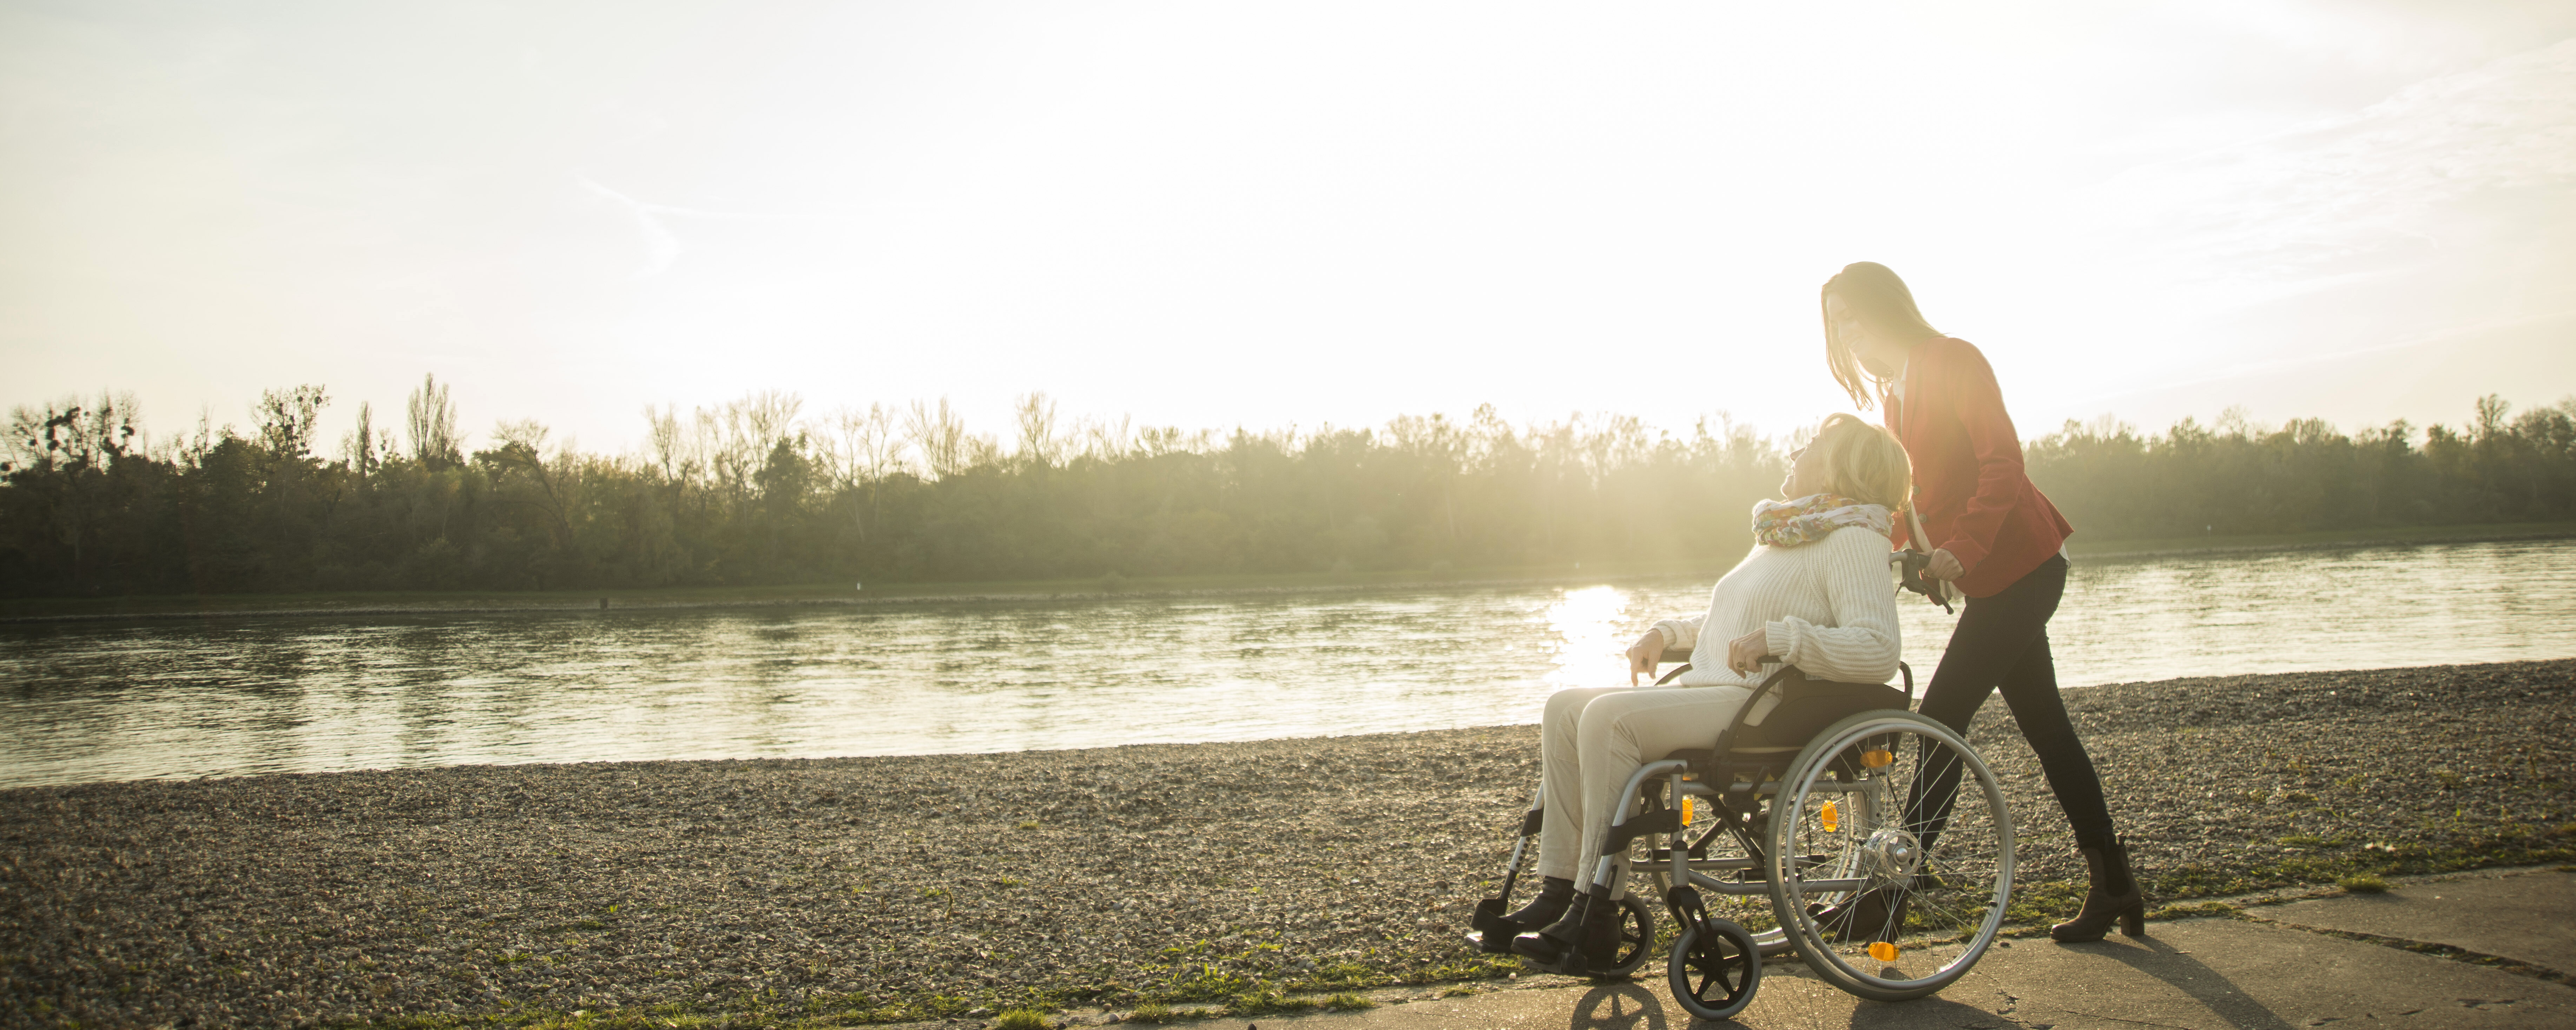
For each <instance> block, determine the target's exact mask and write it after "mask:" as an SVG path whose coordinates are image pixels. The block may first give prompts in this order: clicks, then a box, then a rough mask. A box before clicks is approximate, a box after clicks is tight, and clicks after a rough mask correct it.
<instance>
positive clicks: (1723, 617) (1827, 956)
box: [1471, 415, 2011, 1018]
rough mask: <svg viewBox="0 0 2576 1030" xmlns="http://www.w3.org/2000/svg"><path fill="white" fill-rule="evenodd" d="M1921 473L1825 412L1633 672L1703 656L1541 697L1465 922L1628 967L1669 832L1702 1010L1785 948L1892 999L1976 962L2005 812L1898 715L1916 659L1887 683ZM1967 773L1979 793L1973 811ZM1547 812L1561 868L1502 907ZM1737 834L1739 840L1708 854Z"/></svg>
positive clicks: (1580, 970)
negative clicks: (1733, 914) (1489, 890)
mask: <svg viewBox="0 0 2576 1030" xmlns="http://www.w3.org/2000/svg"><path fill="white" fill-rule="evenodd" d="M1907 489H1908V470H1907V464H1906V457H1905V451H1904V449H1903V448H1902V447H1901V446H1899V445H1898V443H1897V442H1896V440H1895V439H1894V438H1893V437H1891V436H1889V435H1888V434H1887V433H1886V432H1885V431H1883V430H1881V429H1879V428H1878V427H1876V426H1873V425H1870V424H1869V423H1866V422H1863V421H1861V420H1860V419H1858V418H1856V417H1853V416H1850V415H1836V416H1834V417H1832V418H1829V419H1827V420H1826V421H1825V423H1824V425H1823V426H1822V428H1821V429H1820V430H1819V431H1818V433H1817V434H1816V436H1815V437H1814V439H1813V440H1812V441H1811V442H1810V443H1809V444H1808V445H1807V446H1806V447H1805V448H1803V449H1802V450H1800V451H1799V452H1797V453H1796V454H1793V455H1792V467H1791V470H1790V473H1789V477H1788V479H1787V480H1786V481H1785V482H1784V483H1783V484H1782V492H1783V493H1784V494H1785V495H1786V496H1788V497H1791V498H1794V499H1793V500H1789V501H1766V502H1763V503H1762V504H1760V505H1757V506H1756V507H1755V509H1754V513H1753V514H1754V534H1755V537H1756V543H1755V546H1754V548H1753V550H1752V552H1751V553H1750V554H1748V555H1747V556H1746V557H1745V558H1744V560H1743V561H1742V562H1741V563H1739V564H1738V565H1737V566H1736V567H1735V568H1734V570H1732V571H1730V572H1728V573H1727V574H1726V575H1725V577H1724V578H1722V579H1720V580H1719V581H1718V583H1717V586H1716V588H1715V590H1713V591H1712V592H1711V594H1710V599H1709V607H1708V611H1707V612H1706V613H1705V614H1703V615H1701V616H1699V617H1696V618H1683V619H1667V620H1664V621H1662V622H1659V623H1657V624H1656V625H1655V627H1654V628H1653V629H1651V630H1649V631H1648V632H1647V633H1646V635H1645V637H1644V638H1643V639H1641V640H1639V641H1638V643H1637V645H1636V646H1635V647H1634V648H1632V649H1630V651H1629V663H1630V679H1631V682H1632V683H1633V682H1634V681H1635V678H1636V675H1637V674H1638V673H1641V672H1642V673H1647V674H1652V673H1653V672H1654V671H1655V669H1656V667H1657V663H1658V662H1659V661H1660V660H1661V659H1662V658H1663V657H1664V656H1665V655H1666V654H1667V652H1676V653H1687V654H1688V656H1689V659H1690V664H1688V665H1685V666H1683V667H1682V668H1681V669H1679V670H1676V672H1675V673H1673V674H1672V675H1667V676H1665V677H1664V678H1663V679H1662V680H1660V681H1658V682H1656V683H1655V684H1653V685H1652V686H1650V687H1646V688H1642V689H1641V688H1636V687H1633V686H1632V687H1619V688H1603V689H1577V690H1565V691H1560V692H1558V693H1557V694H1556V695H1554V696H1553V697H1550V698H1549V699H1548V702H1547V708H1546V712H1545V715H1544V716H1543V718H1542V721H1541V723H1540V755H1541V759H1542V762H1541V765H1542V767H1543V773H1542V777H1541V784H1540V788H1539V799H1538V804H1537V805H1536V806H1535V807H1533V808H1532V810H1531V812H1530V813H1529V815H1528V817H1527V818H1525V819H1524V821H1523V824H1522V833H1523V841H1522V845H1521V846H1516V847H1515V848H1514V851H1513V856H1512V864H1511V866H1510V867H1509V868H1508V869H1507V871H1506V878H1505V881H1504V888H1503V897H1502V898H1489V899H1487V900H1486V902H1485V903H1484V904H1483V905H1482V906H1480V908H1479V912H1478V916H1477V918H1476V929H1477V931H1478V933H1476V934H1473V935H1471V936H1472V937H1475V938H1476V939H1477V940H1478V943H1479V944H1480V945H1481V946H1482V947H1483V948H1484V950H1486V951H1488V952H1496V953H1499V952H1502V951H1504V950H1506V949H1508V950H1509V951H1511V952H1514V953H1517V954H1519V955H1521V956H1523V957H1524V958H1525V959H1528V960H1529V961H1531V962H1533V963H1535V964H1537V965H1538V966H1540V967H1541V968H1544V969H1549V970H1553V971H1556V972H1562V973H1568V974H1574V975H1590V976H1625V975H1627V974H1628V973H1630V972H1633V971H1634V970H1635V969H1636V968H1637V967H1638V966H1639V965H1642V964H1643V962H1644V960H1645V951H1646V948H1647V947H1648V946H1649V945H1650V944H1651V943H1652V942H1653V940H1654V932H1653V916H1652V910H1651V909H1650V908H1648V907H1647V906H1645V905H1642V904H1639V903H1638V902H1637V901H1636V900H1635V899H1633V898H1629V897H1627V896H1626V895H1627V891H1626V881H1627V873H1628V867H1629V865H1630V863H1631V861H1632V859H1633V858H1634V857H1636V856H1632V855H1631V845H1632V844H1634V843H1636V842H1637V841H1639V840H1640V839H1645V840H1648V841H1649V842H1651V839H1652V838H1653V837H1656V836H1668V837H1669V838H1670V843H1669V844H1668V846H1666V847H1663V848H1660V849H1654V848H1649V849H1647V854H1646V855H1644V856H1643V857H1644V858H1645V859H1646V860H1647V861H1648V862H1649V864H1650V866H1651V867H1652V868H1654V870H1655V872H1656V873H1657V876H1656V879H1658V880H1659V881H1661V883H1660V884H1659V886H1660V887H1661V888H1662V889H1663V891H1664V895H1665V896H1664V897H1663V898H1662V899H1660V900H1662V901H1663V902H1664V906H1663V907H1665V908H1666V909H1667V910H1668V911H1669V912H1670V913H1671V914H1672V916H1673V917H1674V918H1675V920H1676V921H1677V923H1678V924H1679V931H1680V933H1679V936H1678V938H1677V939H1676V941H1675V943H1674V946H1673V950H1672V954H1671V960H1670V970H1669V971H1670V974H1671V978H1672V987H1673V991H1674V994H1675V997H1676V999H1677V1000H1678V1001H1680V1002H1681V1003H1682V1005H1683V1006H1684V1007H1685V1008H1687V1009H1689V1010H1690V1011H1692V1012H1693V1013H1694V1014H1697V1015H1701V1016H1707V1017H1712V1018H1723V1017H1725V1016H1729V1015H1732V1014H1733V1013H1734V1012H1736V1011H1740V1010H1741V1009H1742V1007H1743V1005H1745V1004H1748V1003H1749V1002H1750V1001H1751V997H1752V992H1753V987H1754V982H1755V980H1756V978H1757V977H1758V976H1759V974H1760V955H1761V954H1762V953H1765V952H1768V953H1773V954H1777V953H1779V952H1782V951H1786V950H1788V949H1789V948H1791V947H1795V948H1796V949H1797V950H1798V951H1799V953H1800V955H1801V956H1802V957H1805V958H1807V959H1808V961H1809V963H1810V965H1811V966H1812V967H1814V968H1815V969H1816V971H1817V972H1818V974H1819V975H1820V976H1821V977H1823V978H1824V979H1827V980H1828V981H1830V982H1834V983H1836V984H1837V985H1838V986H1841V987H1843V988H1844V989H1846V990H1849V991H1852V992H1853V993H1855V994H1860V995H1862V996H1864V997H1872V998H1878V999H1881V1000H1898V999H1901V998H1908V997H1920V996H1922V995H1924V994H1929V993H1931V992H1932V991H1935V990H1938V989H1939V988H1940V987H1941V986H1943V985H1946V984H1947V983H1948V982H1950V981H1951V980H1953V979H1956V977H1957V976H1959V975H1961V974H1964V973H1965V972H1966V966H1967V964H1968V963H1969V962H1973V961H1974V959H1975V957H1976V955H1977V954H1978V953H1980V952H1982V951H1983V949H1984V946H1985V942H1986V940H1988V939H1990V938H1991V936H1992V934H1993V930H1994V929H1995V928H1996V926H1997V925H1998V923H1999V920H2000V917H2001V914H2002V905H2001V901H2002V899H2003V897H2004V896H2005V895H2004V893H2002V891H2008V889H2009V884H2010V861H2011V859H2010V847H2011V845H2010V822H2009V820H2008V819H2006V818H2003V816H2002V811H2001V797H2002V796H2001V793H2000V791H1999V790H1998V789H1996V787H1995V786H1994V784H1993V776H1992V774H1991V773H1990V772H1988V771H1986V769H1985V767H1984V766H1983V764H1982V763H1980V762H1977V761H1976V760H1975V756H1974V754H1973V753H1972V752H1970V751H1968V749H1967V746H1966V742H1965V741H1963V740H1960V739H1958V737H1957V736H1956V735H1955V734H1953V733H1951V732H1950V731H1949V730H1948V729H1947V728H1946V727H1942V726H1940V725H1939V724H1937V723H1933V722H1931V721H1930V720H1926V719H1921V718H1920V717H1917V716H1915V715H1913V714H1912V713H1911V712H1907V711H1905V709H1906V707H1907V704H1908V701H1909V698H1910V695H1911V692H1912V676H1911V673H1910V672H1907V674H1906V689H1905V690H1904V691H1903V692H1900V691H1898V690H1897V689H1896V688H1893V687H1888V686H1885V685H1883V684H1885V682H1886V681H1887V680H1888V679H1889V678H1891V676H1893V675H1894V674H1896V673H1899V672H1900V671H1906V670H1904V669H1903V666H1902V663H1901V662H1899V661H1898V654H1899V639H1898V629H1897V615H1896V598H1895V593H1896V592H1895V590H1894V589H1892V588H1891V586H1890V577H1889V573H1888V566H1889V564H1890V557H1891V555H1890V550H1889V537H1890V528H1891V521H1892V519H1893V518H1894V517H1895V514H1894V513H1895V511H1896V510H1897V509H1899V508H1900V507H1901V506H1902V504H1903V503H1904V500H1905V498H1906V496H1907ZM1963 769H1964V770H1967V771H1969V772H1972V773H1974V774H1975V775H1976V777H1977V778H1978V781H1979V782H1978V786H1979V788H1980V790H1981V793H1983V794H1984V795H1986V796H1985V797H1984V798H1981V799H1980V800H1979V801H1978V802H1977V803H1974V804H1971V805H1969V806H1967V808H1965V809H1958V808H1957V806H1954V805H1953V804H1952V802H1951V799H1952V796H1953V795H1954V794H1955V792H1956V788H1957V786H1958V783H1959V776H1960V773H1961V771H1962V770H1963ZM1988 802H1991V804H1989V803H1988ZM1532 831H1535V832H1536V833H1537V835H1538V837H1539V851H1538V855H1539V858H1538V863H1537V865H1538V869H1539V873H1540V875H1541V876H1542V877H1543V878H1544V886H1543V887H1542V888H1541V890H1540V892H1539V895H1538V897H1537V898H1536V899H1535V900H1533V901H1531V902H1530V903H1529V904H1528V905H1527V906H1525V907H1523V908H1521V909H1520V910H1518V911H1514V912H1511V913H1510V914H1508V915H1505V914H1503V912H1502V910H1503V909H1504V908H1506V907H1508V904H1509V900H1508V899H1509V894H1510V891H1511V882H1512V879H1513V878H1514V877H1516V876H1517V875H1518V872H1519V868H1520V861H1521V857H1522V847H1525V846H1526V844H1527V843H1528V841H1527V837H1528V836H1529V834H1530V833H1531V832H1532ZM1945 834H1946V835H1947V841H1946V844H1947V845H1948V846H1946V847H1943V848H1942V852H1943V854H1944V855H1945V856H1947V855H1951V854H1954V853H1957V854H1958V855H1959V857H1958V859H1957V860H1956V861H1952V862H1949V863H1947V864H1945V865H1944V866H1943V867H1942V869H1941V871H1940V872H1939V873H1938V874H1937V875H1936V874H1935V873H1934V872H1933V870H1932V869H1931V867H1930V866H1929V865H1928V864H1927V860H1926V853H1927V852H1929V851H1930V850H1931V849H1932V848H1933V847H1934V846H1935V845H1936V844H1939V843H1943V838H1944V835H1945ZM1722 836H1723V837H1727V838H1730V839H1732V840H1733V841H1734V842H1736V843H1738V844H1740V845H1741V846H1742V848H1743V850H1744V852H1745V854H1744V855H1743V857H1731V858H1721V857H1711V856H1710V854H1709V849H1710V847H1711V845H1712V844H1713V843H1715V842H1716V841H1717V839H1718V838H1720V837H1722ZM1998 844H2000V853H1998V851H1997V845H1998ZM1967 852H1974V854H1973V855H1969V854H1966V853H1967ZM1998 861H2000V865H1998ZM1934 884H1940V885H1942V887H1943V889H1942V890H1940V891H1933V890H1931V887H1932V885H1934ZM1998 884H2000V886H2001V890H1997V889H1996V888H1997V887H1998ZM1696 888H1706V889H1709V890H1712V891H1714V892H1716V893H1718V894H1719V895H1721V896H1723V897H1728V898H1736V899H1744V898H1750V897H1754V896H1767V897H1768V898H1769V900H1770V902H1771V904H1770V906H1769V907H1770V909H1771V912H1770V914H1769V917H1768V918H1762V917H1761V916H1760V914H1757V913H1751V912H1750V910H1749V909H1740V910H1736V911H1737V914H1743V915H1744V917H1745V918H1746V919H1747V920H1748V921H1751V922H1757V923H1759V922H1771V923H1774V924H1776V925H1774V926H1772V927H1769V928H1766V929H1765V930H1763V931H1762V932H1761V933H1760V934H1758V935H1757V934H1755V933H1753V932H1750V931H1747V930H1745V929H1744V928H1743V927H1742V926H1740V925H1738V924H1737V923H1735V922H1732V921H1730V920H1727V919H1724V918H1718V917H1716V916H1713V915H1712V914H1711V913H1710V911H1709V910H1708V909H1707V907H1706V906H1705V905H1704V904H1703V903H1702V902H1701V901H1700V898H1699V894H1698V892H1697V890H1696ZM1936 894H1937V895H1938V896H1937V897H1936V896H1935V895H1936ZM1900 945H1903V947H1900ZM1963 945H1964V947H1963ZM1909 950H1910V951H1911V952H1913V954H1912V955H1911V957H1910V958H1908V957H1903V956H1905V955H1906V953H1907V951H1909ZM1927 962H1928V963H1929V964H1927Z"/></svg>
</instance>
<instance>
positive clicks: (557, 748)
mask: <svg viewBox="0 0 2576 1030" xmlns="http://www.w3.org/2000/svg"><path fill="white" fill-rule="evenodd" d="M1708 588H1709V583H1708V582H1707V581H1706V580H1697V581H1682V580H1674V581H1670V582H1650V583H1642V584H1640V583H1629V584H1620V585H1615V586H1595V587H1583V588H1557V587H1456V588H1447V589H1428V590H1417V591H1405V592H1381V593H1365V594H1311V595H1300V596H1260V597H1241V598H1225V599H1182V600H1099V601H1080V602H1050V603H1044V604H1039V603H1009V604H1003V603H972V604H969V603H954V602H951V603H923V604H920V605H903V606H891V605H890V606H885V607H870V608H863V609H812V608H807V609H760V610H684V611H664V612H651V611H632V612H616V611H610V612H598V613H581V614H573V613H564V614H537V615H527V614H519V615H459V616H436V617H426V616H424V617H405V618H388V617H381V616H377V617H366V618H245V619H239V620H231V621H214V622H206V623H196V622H134V623H84V624H68V625H19V626H8V627H0V676H5V690H0V786H25V785H30V784H52V783H74V782H85V781H91V780H112V779H134V778H155V777H196V776H206V775H216V776H230V775H240V774H245V773H264V772H321V771H332V770H344V769H367V768H388V767H400V766H436V765H454V764H463V763H511V762H566V761H596V760H620V759H646V758H748V757H781V756H826V755H871V754H923V753H935V752H982V751H1011V750H1022V749H1032V748H1070V747H1095V746H1102V745H1112V744H1138V743H1156V742H1181V741H1212V740H1249V739H1262V738H1273V737H1298V736H1318V735H1335V734H1350V733H1369V732H1378V731H1386V730H1420V729H1439V728H1448V727H1458V726H1475V725H1493V724H1504V723H1527V722H1534V721H1536V720H1537V718H1538V713H1539V708H1540V705H1541V703H1542V702H1543V701H1544V699H1545V698H1546V697H1547V695H1548V693H1549V692H1551V691H1554V690H1557V689H1559V688H1562V687H1568V686H1601V685H1608V684H1617V683H1620V682H1624V677H1623V676H1622V674H1621V672H1620V669H1621V663H1620V659H1619V658H1618V653H1619V652H1620V651H1621V650H1622V649H1624V648H1625V647H1626V644H1627V642H1628V641H1629V640H1631V639H1633V638H1634V637H1635V635H1636V634H1637V633H1639V632H1641V631H1642V630H1643V629H1644V627H1645V626H1646V625H1647V624H1648V623H1650V622H1651V621H1652V620H1653V619H1655V618H1658V617H1662V616H1667V615H1680V614H1692V613H1696V612H1698V611H1700V610H1702V609H1703V608H1704V607H1705V606H1706V603H1707V591H1708ZM1906 600H1907V601H1909V602H1912V603H1906V604H1903V605H1901V610H1902V611H1903V612H1904V613H1905V633H1906V641H1905V651H1906V658H1907V660H1908V661H1909V662H1911V663H1912V664H1913V666H1914V667H1915V668H1916V669H1917V670H1918V675H1920V676H1922V677H1926V678H1928V677H1929V675H1930V671H1931V669H1932V667H1933V666H1934V665H1935V664H1937V663H1938V662H1939V660H1940V654H1941V647H1942V644H1943V642H1944V641H1945V639H1946V637H1947V636H1948V632H1949V628H1950V624H1951V617H1950V616H1946V615H1943V614H1942V613H1941V612H1940V611H1939V610H1938V609H1935V608H1932V607H1930V606H1927V605H1924V604H1922V603H1921V602H1920V599H1918V598H1912V597H1910V596H1909V597H1908V598H1907V599H1906ZM2052 640H2053V641H2054V643H2055V651H2056V655H2057V661H2058V668H2059V674H2060V678H2061V680H2062V681H2064V682H2065V683H2067V684H2068V685H2070V686H2081V685H2090V684H2098V683H2109V682H2121V681H2131V680H2146V679H2162V678H2167V677H2174V676H2192V675H2224V674H2233V673H2260V672H2283V671H2292V670H2304V669H2341V668H2377V667H2386V666H2401V665H2431V664H2442V663H2451V662H2483V661H2503V660H2513V659H2527V658H2563V657H2570V656H2576V541H2565V540H2561V541H2541V542H2512V543H2481V544H2453V545H2434V546H2422V547H2406V548H2365V549H2354V550H2347V551H2303V552H2291V553H2280V554H2270V555H2227V556H2207V557H2177V558H2162V559H2155V560H2141V561H2104V562H2083V561H2079V562H2078V563H2077V564H2076V565H2075V568H2074V573H2073V577H2072V580H2071V582H2070V584H2069V589H2068V593H2067V600H2066V603H2065V606H2064V607H2063V608H2062V609H2061V610H2060V611H2059V613H2058V616H2057V619H2056V621H2055V622H2054V623H2053V624H2052Z"/></svg>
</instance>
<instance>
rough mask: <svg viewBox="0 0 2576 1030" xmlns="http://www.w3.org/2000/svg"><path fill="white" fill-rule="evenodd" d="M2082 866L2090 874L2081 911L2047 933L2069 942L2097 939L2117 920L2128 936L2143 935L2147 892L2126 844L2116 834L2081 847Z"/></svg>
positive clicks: (2109, 930)
mask: <svg viewBox="0 0 2576 1030" xmlns="http://www.w3.org/2000/svg"><path fill="white" fill-rule="evenodd" d="M2081 850H2082V851H2083V852H2084V868H2085V871H2086V872H2088V873H2090V874H2091V875H2092V878H2093V884H2092V886H2091V887H2090V888H2089V889H2087V890H2086V891H2085V892H2084V911H2082V912H2078V913H2076V914H2075V918H2073V919H2069V920H2067V921H2065V922H2063V923H2059V924H2057V925H2055V926H2052V927H2049V928H2048V935H2049V936H2051V937H2054V938H2057V939H2058V940H2061V941H2066V942H2069V943H2074V942H2080V941H2098V940H2101V939H2102V935H2104V934H2107V933H2110V932H2111V924H2112V923H2113V922H2115V921H2116V922H2118V923H2119V924H2120V932H2121V933H2124V934H2128V935H2129V936H2131V937H2144V936H2146V935H2147V892H2146V889H2145V888H2144V887H2141V886H2139V885H2138V876H2137V873H2136V872H2135V871H2134V870H2131V869H2130V868H2129V847H2128V845H2127V844H2126V843H2123V842H2122V841H2121V840H2120V838H2118V837H2110V838H2107V839H2105V840H2103V841H2101V842H2099V843H2098V844H2095V845H2092V846H2089V847H2085V848H2082V849H2081Z"/></svg>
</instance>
